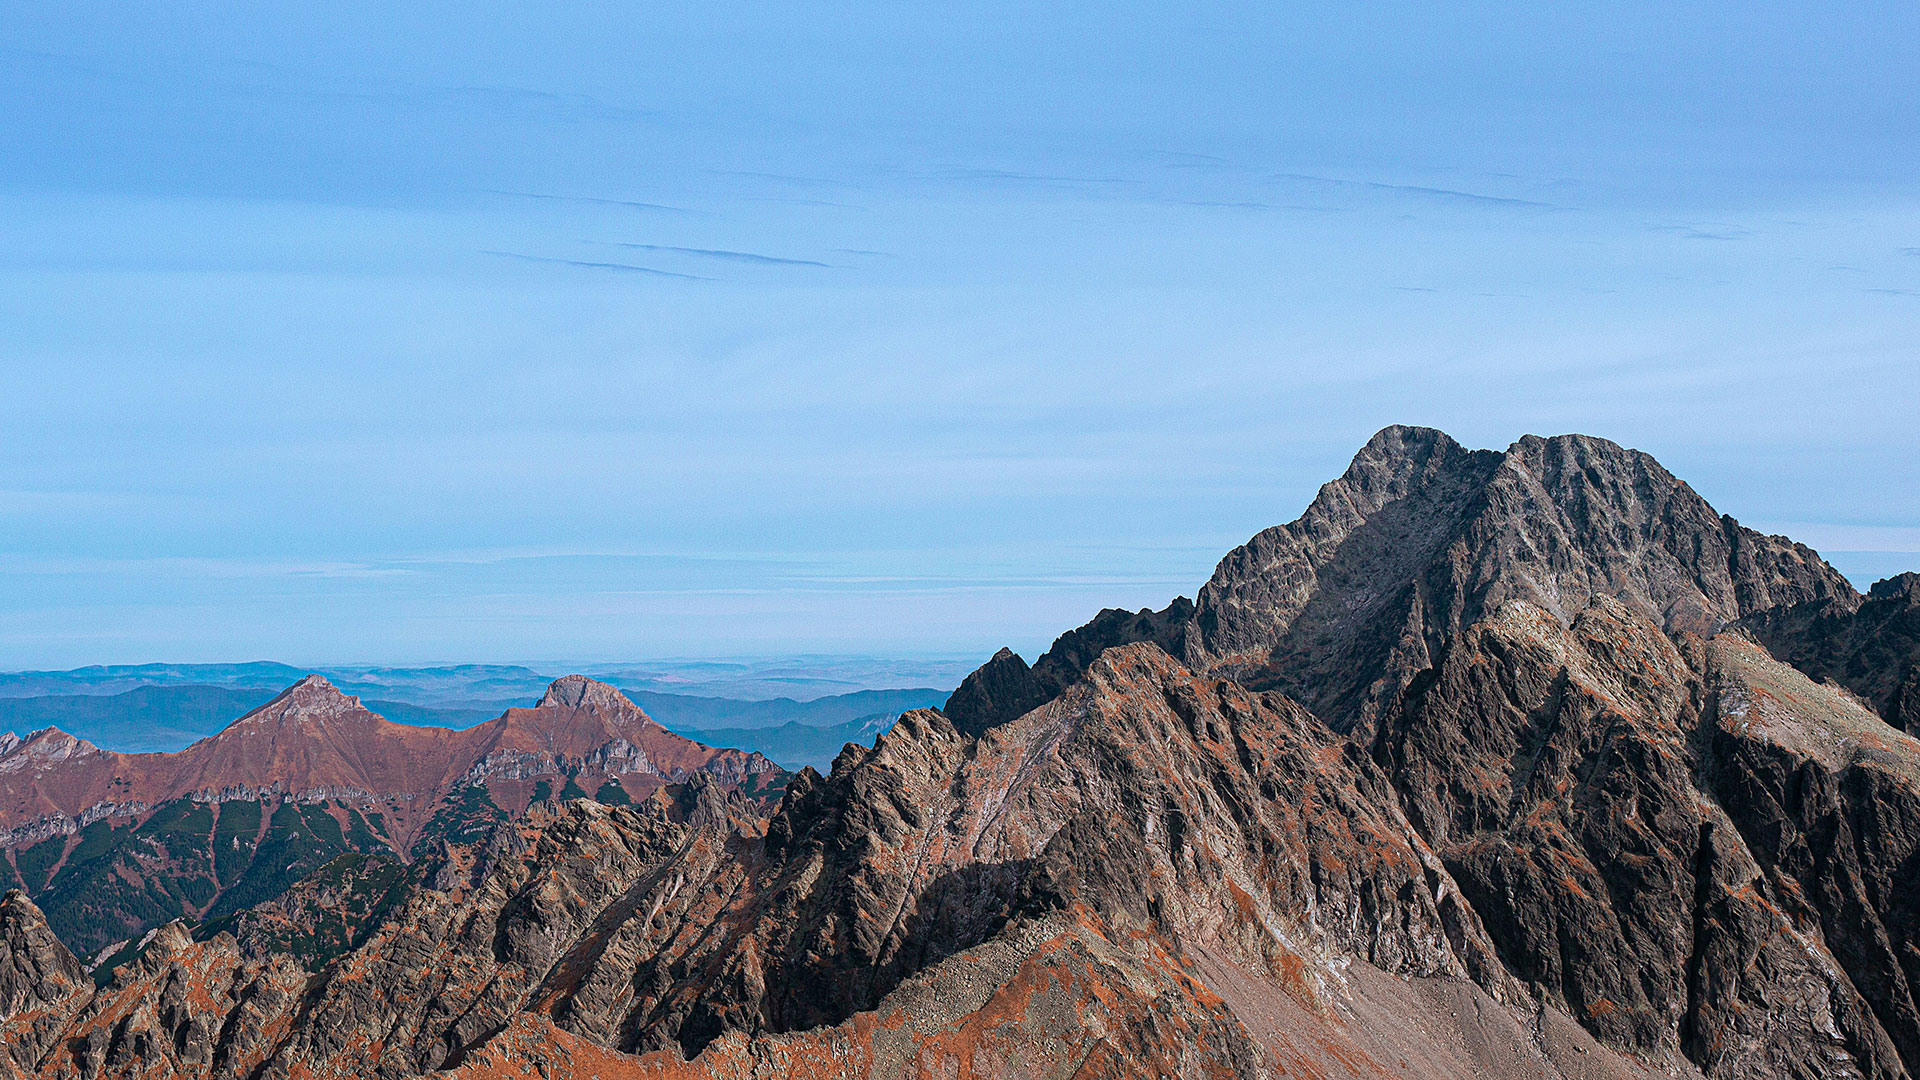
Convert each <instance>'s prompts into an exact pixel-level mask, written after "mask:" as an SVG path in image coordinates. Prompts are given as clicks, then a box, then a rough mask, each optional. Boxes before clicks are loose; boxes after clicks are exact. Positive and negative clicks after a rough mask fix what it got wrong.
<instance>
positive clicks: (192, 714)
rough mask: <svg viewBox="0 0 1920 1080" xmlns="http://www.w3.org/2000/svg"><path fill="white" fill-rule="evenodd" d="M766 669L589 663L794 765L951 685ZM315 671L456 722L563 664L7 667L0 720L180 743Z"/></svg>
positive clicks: (822, 758) (636, 694)
mask: <svg viewBox="0 0 1920 1080" xmlns="http://www.w3.org/2000/svg"><path fill="white" fill-rule="evenodd" d="M769 666H770V665H766V664H761V665H751V664H736V665H723V664H715V663H711V662H701V663H698V664H688V665H650V666H645V667H641V666H633V667H628V668H619V669H607V668H599V669H589V673H590V674H594V675H595V677H597V678H602V679H605V680H606V681H608V682H611V683H613V684H614V685H616V686H619V687H620V688H621V689H622V690H623V691H625V692H626V693H627V695H628V696H629V697H631V698H632V699H633V700H634V702H635V703H636V704H638V705H639V706H640V707H641V708H643V709H645V710H646V711H647V713H648V714H649V715H651V716H652V717H653V718H654V719H656V720H658V721H659V722H660V723H661V724H663V725H665V726H666V727H667V728H668V729H670V730H672V731H675V732H678V733H679V734H682V735H685V736H686V737H688V738H690V739H695V740H698V741H700V742H703V743H706V744H707V745H709V746H736V747H739V748H741V749H745V750H758V751H760V752H761V753H763V754H765V755H767V756H768V757H770V758H772V759H773V760H775V761H777V762H780V763H781V764H782V765H786V766H787V767H789V768H798V767H800V766H802V765H813V766H815V767H816V768H825V767H826V766H827V764H828V763H830V762H831V761H832V760H833V757H834V756H835V755H836V754H838V753H839V752H840V749H841V748H842V747H843V746H844V745H845V744H846V743H848V742H861V743H868V744H870V743H871V742H872V740H873V737H874V736H875V735H877V734H878V733H879V732H881V731H884V730H885V729H886V728H887V727H889V726H891V724H892V722H893V720H894V718H895V717H897V716H898V715H899V714H900V713H902V712H905V711H906V710H908V709H915V708H923V707H938V706H939V705H941V704H942V703H944V702H945V700H946V698H947V694H948V691H947V690H942V689H936V688H931V687H912V688H905V689H893V688H889V689H858V690H851V691H847V692H844V693H831V694H824V695H821V696H814V697H809V698H807V699H805V700H796V698H794V697H785V696H782V697H759V696H755V697H747V696H744V694H755V695H757V694H759V693H764V692H765V691H766V690H768V689H770V688H775V687H780V686H785V685H795V686H801V687H805V688H806V689H808V690H813V689H819V688H820V687H822V686H828V685H834V684H840V685H844V681H843V680H845V679H846V675H845V673H843V672H837V671H825V672H809V671H807V670H806V669H805V668H804V667H801V666H799V665H796V664H794V663H792V662H784V663H783V664H781V665H780V667H779V668H778V669H776V670H771V671H770V670H768V668H769ZM688 669H694V670H691V671H690V670H688ZM314 670H318V671H320V672H321V673H322V674H324V675H326V676H327V678H328V679H329V680H330V681H332V682H333V683H334V685H336V686H338V687H339V688H340V689H341V690H342V691H344V692H346V693H349V694H355V695H358V696H359V697H360V698H361V700H362V701H363V702H365V704H366V706H367V708H369V709H372V710H373V711H374V712H376V713H379V714H380V715H382V716H384V717H386V718H387V719H389V720H392V721H394V722H395V723H400V724H415V725H423V726H435V727H451V728H464V727H471V726H472V725H474V724H478V723H481V722H483V721H486V720H491V719H492V718H494V717H496V716H498V715H500V714H501V713H502V712H504V711H505V710H506V709H508V708H509V707H512V706H515V705H531V704H532V703H533V702H534V701H535V700H537V699H538V697H539V696H540V694H541V693H542V692H543V691H544V690H545V689H546V686H547V684H548V683H549V682H550V681H552V679H553V678H555V677H556V675H557V674H563V673H564V672H543V671H536V670H535V669H533V668H531V667H525V666H520V665H497V664H459V665H447V666H440V667H418V668H394V667H384V668H372V667H369V668H339V669H329V668H321V669H312V668H298V667H294V666H291V665H288V664H281V663H276V662H273V661H258V662H253V663H242V664H130V665H100V666H94V667H83V668H75V669H73V670H70V671H22V672H5V673H0V729H11V730H12V731H14V732H16V733H17V734H21V735H24V734H26V733H27V732H30V731H36V730H38V729H40V728H45V727H57V728H59V729H61V730H62V731H65V732H68V733H70V734H72V735H76V736H79V737H80V738H83V739H86V740H88V741H89V742H92V743H93V744H95V745H96V746H99V747H101V748H102V749H107V750H119V751H123V752H127V753H153V752H170V751H175V750H179V749H182V748H183V747H185V746H187V745H188V744H190V743H192V742H193V741H194V740H196V739H200V738H204V737H205V736H208V735H211V734H213V733H215V732H217V731H219V730H221V729H222V728H224V727H226V726H227V725H228V724H230V723H232V722H233V721H234V720H236V719H238V718H239V717H241V716H243V715H245V714H246V713H248V712H250V711H252V710H253V709H255V708H257V707H258V706H260V705H262V704H265V703H266V702H267V701H269V700H271V699H272V698H273V696H274V695H275V694H278V693H279V692H280V691H281V690H283V689H285V688H286V687H287V686H288V685H289V684H291V683H293V682H295V681H297V680H298V679H300V678H301V677H302V676H304V675H306V674H308V673H309V672H310V671H314ZM942 674H945V672H942ZM662 684H665V685H671V686H676V687H680V686H692V687H697V688H700V689H712V688H716V687H720V686H729V685H732V686H738V687H739V688H740V690H741V691H742V692H743V696H741V697H723V696H716V695H712V694H701V693H683V692H675V691H668V690H662V689H658V687H659V686H661V685H662ZM801 692H805V691H804V690H803V691H801Z"/></svg>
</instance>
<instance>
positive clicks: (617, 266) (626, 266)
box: [480, 249, 708, 281]
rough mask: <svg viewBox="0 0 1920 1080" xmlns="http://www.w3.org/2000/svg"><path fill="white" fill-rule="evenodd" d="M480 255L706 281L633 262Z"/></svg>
mask: <svg viewBox="0 0 1920 1080" xmlns="http://www.w3.org/2000/svg"><path fill="white" fill-rule="evenodd" d="M480 254H482V255H492V256H494V257H495V258H500V259H514V260H517V261H519V262H529V263H546V264H548V265H551V266H574V267H579V268H580V269H583V270H613V271H617V272H620V273H629V274H647V275H650V276H653V277H663V278H679V279H681V280H683V281H706V280H708V279H707V278H703V277H700V276H699V275H697V274H682V273H677V272H675V271H672V270H661V269H659V268H657V267H652V266H636V265H635V264H633V263H617V262H595V261H593V260H591V259H560V258H554V257H552V256H548V255H528V254H525V253H524V252H519V251H494V250H491V249H489V250H483V251H482V252H480Z"/></svg>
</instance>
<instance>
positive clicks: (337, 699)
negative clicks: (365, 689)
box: [230, 675, 372, 730]
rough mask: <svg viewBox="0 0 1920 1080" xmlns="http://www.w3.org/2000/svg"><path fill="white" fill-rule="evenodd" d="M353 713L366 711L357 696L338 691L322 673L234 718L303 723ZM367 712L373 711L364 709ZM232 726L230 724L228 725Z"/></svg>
mask: <svg viewBox="0 0 1920 1080" xmlns="http://www.w3.org/2000/svg"><path fill="white" fill-rule="evenodd" d="M354 713H366V707H365V706H363V705H361V704H360V699H359V698H357V697H352V696H350V695H347V694H343V693H341V692H340V691H339V690H338V689H336V688H335V687H334V685H333V684H332V683H330V682H328V681H327V680H326V678H325V677H324V676H321V675H308V676H307V677H306V678H304V679H301V680H300V681H299V682H297V683H294V684H293V685H292V686H289V687H287V688H286V689H285V690H282V691H280V694H279V696H277V697H275V698H274V699H273V700H272V701H269V702H267V703H266V704H265V705H262V706H260V707H259V708H257V709H255V710H253V711H252V712H250V713H248V714H246V715H245V716H243V717H241V718H240V719H238V720H235V721H234V722H233V725H231V726H232V727H238V726H240V725H242V724H294V725H297V724H304V723H312V722H315V721H320V720H329V719H334V718H337V717H341V716H347V715H351V714H354ZM367 715H369V716H370V715H372V714H371V713H367ZM230 730H231V728H230Z"/></svg>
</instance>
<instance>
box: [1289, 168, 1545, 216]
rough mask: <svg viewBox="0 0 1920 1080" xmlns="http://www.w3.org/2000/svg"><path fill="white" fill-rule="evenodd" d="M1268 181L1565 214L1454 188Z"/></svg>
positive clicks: (1322, 179)
mask: <svg viewBox="0 0 1920 1080" xmlns="http://www.w3.org/2000/svg"><path fill="white" fill-rule="evenodd" d="M1272 179H1274V180H1285V181H1295V182H1304V183H1310V184H1324V185H1327V186H1329V187H1338V188H1347V189H1350V190H1362V191H1384V192H1391V193H1395V194H1401V195H1417V196H1421V197H1425V198H1430V199H1440V200H1444V201H1448V202H1468V203H1475V204H1478V205H1483V206H1504V207H1513V208H1518V209H1528V210H1566V209H1569V208H1568V207H1565V206H1560V205H1558V204H1556V203H1548V202H1536V201H1534V200H1532V199H1515V198H1511V197H1509V196H1505V195H1487V194H1483V193H1481V192H1478V191H1462V190H1460V189H1458V188H1443V187H1427V186H1425V185H1422V184H1389V183H1387V182H1385V181H1382V180H1341V179H1338V178H1336V177H1331V176H1313V175H1311V174H1308V173H1275V174H1273V177H1272Z"/></svg>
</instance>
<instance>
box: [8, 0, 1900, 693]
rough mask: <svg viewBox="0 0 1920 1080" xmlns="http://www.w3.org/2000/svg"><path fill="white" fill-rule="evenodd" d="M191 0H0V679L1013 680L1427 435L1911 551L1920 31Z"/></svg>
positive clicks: (1324, 15)
mask: <svg viewBox="0 0 1920 1080" xmlns="http://www.w3.org/2000/svg"><path fill="white" fill-rule="evenodd" d="M160 7H161V6H160V5H119V4H90V5H68V4H53V3H25V4H14V5H8V6H6V7H5V8H4V9H0V401H3V402H4V403H5V409H6V412H5V416H6V423H5V424H3V425H0V460H4V461H5V462H6V468H5V470H4V473H0V666H4V667H43V666H68V665H76V664H83V663H92V662H130V661H146V660H178V661H186V660H237V659H248V658H255V657H274V658H278V659H284V660H288V661H290V662H295V663H300V662H305V663H351V662H386V663H406V662H423V661H434V660H454V659H457V660H508V659H575V660H583V661H584V660H617V659H631V658H648V657H666V656H702V655H755V654H784V653H802V652H805V653H822V652H858V653H869V654H903V655H904V654H949V653H969V652H978V651H983V650H989V649H991V648H993V647H995V646H997V645H999V644H1002V643H1009V644H1012V645H1014V646H1015V647H1016V648H1019V649H1021V650H1022V651H1024V652H1026V653H1028V654H1029V655H1031V654H1032V652H1033V651H1034V650H1036V649H1037V648H1040V647H1044V645H1045V643H1046V642H1047V641H1048V640H1049V639H1050V638H1051V637H1052V636H1053V634H1055V633H1057V632H1058V631H1059V630H1061V629H1064V628H1066V627H1068V626H1070V625H1073V624H1076V623H1078V622H1080V621H1081V620H1083V619H1084V618H1085V617H1086V616H1088V615H1090V614H1091V613H1092V612H1093V611H1095V610H1097V609H1098V608H1100V607H1102V606H1110V605H1121V606H1129V607H1135V606H1141V605H1146V604H1153V605H1156V606H1157V605H1159V604H1161V603H1163V602H1164V601H1165V600H1166V599H1167V598H1168V597H1170V596H1172V595H1174V594H1176V593H1187V594H1189V595H1190V594H1191V593H1192V591H1193V590H1194V588H1196V587H1197V585H1198V584H1199V583H1200V582H1201V581H1202V580H1204V578H1205V576H1206V574H1207V573H1208V572H1209V570H1210V569H1211V567H1212V564H1213V562H1214V561H1215V560H1216V559H1217V558H1218V557H1219V556H1220V555H1221V554H1222V553H1223V552H1224V551H1226V550H1227V549H1228V548H1229V547H1231V546H1232V545H1233V544H1235V543H1238V542H1239V541H1241V540H1243V539H1245V538H1246V537H1247V536H1248V535H1250V534H1251V533H1253V532H1254V531H1256V530H1258V529H1259V528H1262V527H1264V526H1266V525H1270V524H1273V523H1276V522H1280V521H1286V520H1289V519H1291V518H1292V517H1294V516H1295V515H1296V514H1297V513H1298V512H1299V510H1300V509H1301V508H1302V507H1303V506H1304V505H1305V503H1306V502H1307V501H1308V500H1309V499H1310V498H1311V497H1312V494H1313V491H1314V489H1315V487H1316V486H1317V485H1318V484H1319V483H1321V482H1322V481H1324V480H1326V479H1329V478H1331V477H1332V476H1334V475H1336V474H1337V473H1338V472H1339V471H1340V469H1341V468H1343V467H1344V464H1345V462H1346V460H1347V458H1348V457H1350V456H1351V454H1352V452H1353V451H1354V449H1356V448H1357V447H1358V446H1359V445H1360V443H1361V442H1363V441H1364V440H1365V439H1366V438H1367V436H1368V435H1369V434H1371V433H1372V432H1373V431H1374V430H1376V429H1378V428H1379V427H1380V426H1382V425H1384V424H1387V423H1394V422H1408V423H1424V424H1431V425H1435V426H1439V427H1442V428H1444V429H1446V430H1448V431H1450V432H1452V433H1453V434H1455V435H1456V436H1457V437H1459V438H1461V439H1462V440H1463V441H1466V442H1468V443H1469V444H1472V445H1478V446H1492V447H1502V446H1505V445H1507V444H1508V443H1509V442H1511V441H1512V440H1513V439H1514V438H1516V437H1518V436H1519V435H1521V434H1523V433H1526V432H1534V433H1540V434H1551V433H1556V432H1563V431H1583V432H1588V433H1591V434H1598V435H1604V436H1607V437H1610V438H1614V439H1617V440H1619V441H1621V442H1625V443H1628V444H1631V445H1635V446H1638V447H1640V448H1642V449H1645V450H1648V451H1650V452H1652V453H1654V454H1655V455H1656V456H1658V457H1659V458H1660V459H1661V460H1662V461H1663V462H1664V463H1665V464H1666V465H1667V466H1668V467H1669V468H1671V469H1673V470H1674V471H1675V472H1676V473H1678V474H1680V475H1681V476H1683V477H1685V478H1687V479H1689V480H1690V481H1692V482H1693V483H1694V485H1695V486H1696V487H1697V488H1699V489H1700V490H1701V492H1702V493H1703V494H1704V495H1706V497H1707V498H1708V499H1709V500H1710V501H1712V502H1713V503H1714V504H1715V506H1716V507H1718V508H1719V509H1721V510H1723V511H1725V512H1728V513H1732V514H1734V515H1735V516H1737V517H1739V518H1741V519H1742V520H1743V521H1746V522H1748V523H1750V524H1754V525H1757V526H1760V527H1764V528H1768V529H1772V530H1778V531H1786V532H1789V533H1790V534H1792V535H1794V536H1796V537H1797V538H1800V539H1804V540H1806V541H1807V542H1809V543H1812V544H1814V545H1815V546H1817V547H1819V548H1820V549H1821V550H1822V551H1823V552H1826V553H1828V554H1829V555H1830V557H1832V558H1833V559H1834V561H1835V562H1836V563H1837V564H1839V565H1841V567H1842V568H1843V569H1845V570H1847V571H1848V572H1849V573H1851V574H1854V575H1856V577H1857V578H1859V579H1860V580H1863V581H1864V580H1866V579H1868V578H1871V577H1873V576H1876V575H1879V574H1884V573H1888V572H1892V571H1895V570H1900V569H1908V568H1920V554H1916V552H1920V425H1916V423H1915V420H1914V417H1915V406H1916V404H1920V374H1917V367H1920V366H1917V365H1916V363H1915V358H1916V355H1920V354H1917V353H1916V346H1920V101H1917V100H1916V98H1917V97H1920V93H1917V91H1920V77H1917V76H1916V71H1917V70H1920V69H1917V68H1916V66H1915V65H1914V63H1913V60H1912V56H1911V50H1910V45H1911V43H1912V42H1913V41H1916V40H1920V10H1917V9H1915V8H1914V7H1913V6H1912V5H1894V4H1874V3H1863V4H1849V5H1845V6H1844V7H1843V8H1840V9H1826V10H1817V11H1816V10H1811V9H1810V8H1808V7H1807V6H1804V5H1783V4H1770V3H1759V4H1754V3H1746V4H1738V5H1735V4H1714V5H1698V4H1694V5H1674V4H1663V5H1657V6H1656V5H1589V6H1587V7H1588V10H1585V11H1575V10H1535V9H1537V8H1542V7H1559V6H1553V5H1517V4H1515V5H1493V4H1452V5H1434V4H1420V5H1414V4H1364V3H1363V4H1353V5H1343V6H1341V8H1340V10H1338V11H1319V10H1312V9H1309V8H1304V7H1289V8H1276V5H1271V4H1268V5H1249V6H1245V7H1240V6H1228V5H1204V4H1201V5H1177V6H1176V5H1166V6H1163V7H1152V6H1144V5H1128V4H1122V5H1103V6H1099V7H1094V6H1091V5H1071V6H1061V7H1060V8H1058V9H1056V10H1053V11H1045V10H1034V9H1033V7H1034V6H1033V5H991V4H975V5H968V6H967V7H966V8H965V9H964V10H962V9H956V8H951V7H939V8H936V7H927V6H918V5H902V4H884V5H881V4H875V5H811V4H778V5H756V4H708V5H686V6H682V7H675V8H671V9H669V8H667V7H666V6H665V5H600V4H587V3H561V4H552V5H503V4H492V3H484V2H481V3H473V2H468V3H461V4H444V5H429V4H406V5H377V6H376V5H368V6H360V5H352V4H327V5H307V7H309V8H312V9H313V10H307V11H298V12H289V11H285V10H279V9H280V7H282V6H281V5H272V6H268V5H261V6H258V7H254V6H241V5H226V4H194V3H184V4H179V5H167V6H165V9H164V10H156V9H157V8H160ZM392 7H403V8H404V10H403V11H398V12H396V11H392V10H387V9H388V8H392Z"/></svg>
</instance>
